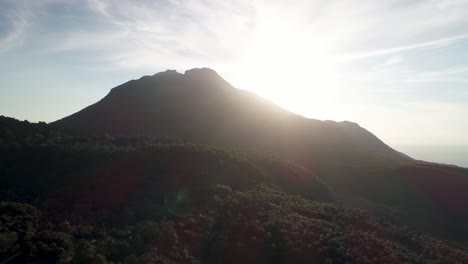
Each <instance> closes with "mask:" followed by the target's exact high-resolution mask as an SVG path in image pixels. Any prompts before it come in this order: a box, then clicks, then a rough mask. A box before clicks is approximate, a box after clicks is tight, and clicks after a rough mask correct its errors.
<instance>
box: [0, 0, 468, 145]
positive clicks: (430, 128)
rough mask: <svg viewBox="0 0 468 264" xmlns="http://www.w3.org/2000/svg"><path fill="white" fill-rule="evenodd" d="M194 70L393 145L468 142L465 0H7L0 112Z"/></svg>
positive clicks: (34, 117)
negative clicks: (345, 123)
mask: <svg viewBox="0 0 468 264" xmlns="http://www.w3.org/2000/svg"><path fill="white" fill-rule="evenodd" d="M195 67H209V68H212V69H214V70H216V71H217V72H218V73H219V74H220V75H221V76H222V77H223V78H224V79H225V80H227V81H229V82H230V83H231V84H233V85H234V86H235V87H237V88H241V89H246V90H250V91H253V92H255V93H257V94H259V95H261V96H263V97H265V98H268V99H270V100H272V101H273V102H275V103H277V104H278V105H280V106H282V107H284V108H286V109H288V110H290V111H293V112H296V113H298V114H301V115H304V116H306V117H310V118H315V119H321V120H336V121H343V120H349V121H353V122H357V123H359V124H360V125H361V126H362V127H365V128H367V129H368V130H370V131H371V132H373V133H374V134H376V135H377V136H378V137H379V138H381V139H382V140H384V141H385V142H386V143H389V144H394V145H395V144H441V145H442V144H457V145H460V144H468V1H466V0H424V1H421V0H393V1H388V0H372V1H371V0H369V1H366V0H359V1H358V0H355V1H353V0H348V1H335V0H328V1H322V0H315V1H314V0H290V1H285V0H283V1H278V0H268V1H267V0H258V1H257V0H239V1H230V0H225V1H218V0H167V1H164V0H153V1H150V0H118V1H117V0H115V1H110V0H88V1H86V0H83V1H79V0H76V1H72V0H67V1H65V0H40V1H39V0H0V77H1V78H0V115H6V116H12V117H15V118H18V119H21V120H23V119H27V120H30V121H46V122H51V121H54V120H57V119H59V118H62V117H64V116H67V115H70V114H72V113H74V112H76V111H78V110H80V109H82V108H84V107H86V106H88V105H90V104H92V103H94V102H96V101H98V100H99V99H101V98H102V97H104V96H105V95H106V94H107V93H108V92H109V90H110V89H111V88H112V87H115V86H117V85H119V84H121V83H123V82H125V81H128V80H130V79H138V78H139V77H141V76H143V75H152V74H154V73H156V72H159V71H164V70H166V69H176V70H178V71H180V72H183V71H185V70H187V69H190V68H195Z"/></svg>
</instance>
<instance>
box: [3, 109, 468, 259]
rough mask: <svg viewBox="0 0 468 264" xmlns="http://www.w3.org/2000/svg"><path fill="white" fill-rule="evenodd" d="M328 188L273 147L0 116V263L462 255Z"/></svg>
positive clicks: (462, 256)
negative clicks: (350, 204) (88, 129)
mask: <svg viewBox="0 0 468 264" xmlns="http://www.w3.org/2000/svg"><path fill="white" fill-rule="evenodd" d="M335 195H336V194H335V193H333V192H332V191H330V189H329V188H328V187H327V186H326V185H325V184H324V183H322V181H321V180H320V179H319V178H318V177H317V175H316V174H315V173H313V172H312V171H311V170H309V169H307V168H304V167H302V166H299V165H295V164H293V163H290V162H286V161H283V160H281V159H278V158H275V157H274V156H270V155H265V154H259V153H252V152H242V151H235V150H230V149H226V148H220V147H210V146H205V145H198V144H192V143H188V142H186V141H181V140H169V139H167V140H162V139H159V140H155V139H151V138H147V137H138V138H128V137H115V136H104V137H101V136H88V135H84V134H81V135H79V134H78V135H77V134H73V133H70V132H68V131H65V130H61V129H57V128H55V127H52V126H50V125H46V124H30V123H28V122H19V121H16V120H13V119H9V118H3V117H0V196H1V200H2V202H0V261H4V260H6V259H11V263H125V264H130V263H133V264H135V263H168V264H172V263H350V264H351V263H355V264H358V263H359V264H361V263H428V264H429V263H447V264H448V263H459V264H465V263H468V254H467V252H466V251H465V250H463V249H461V248H458V247H457V246H455V245H453V244H451V243H450V242H447V241H442V240H439V239H436V238H434V237H432V236H430V235H427V234H424V233H420V232H415V231H413V230H412V229H409V228H408V227H406V226H405V225H403V224H402V223H398V222H396V221H395V220H394V218H393V217H391V215H389V214H386V215H372V214H369V213H366V212H365V211H362V210H356V209H347V208H344V207H342V206H338V205H333V204H332V203H331V202H333V201H334V198H335Z"/></svg>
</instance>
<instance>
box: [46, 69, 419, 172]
mask: <svg viewBox="0 0 468 264" xmlns="http://www.w3.org/2000/svg"><path fill="white" fill-rule="evenodd" d="M55 123H56V124H57V125H60V126H64V127H68V128H73V129H79V130H85V131H90V132H94V133H98V134H106V133H107V134H112V135H123V136H138V135H144V136H154V137H175V138H183V139H187V140H191V141H194V142H197V143H203V144H211V145H228V146H234V147H239V148H244V149H245V148H248V149H251V150H257V151H262V152H268V153H272V154H275V155H279V156H281V157H283V158H287V159H290V160H294V161H295V162H299V163H301V164H303V165H306V166H309V167H311V166H317V164H320V163H322V162H327V163H330V162H346V163H363V162H364V163H366V164H367V163H369V162H372V161H381V160H383V161H392V162H398V161H409V160H411V159H410V158H409V157H407V156H405V155H403V154H401V153H399V152H397V151H395V150H393V149H392V148H390V147H389V146H387V145H386V144H385V143H383V142H382V141H381V140H380V139H378V138H377V137H376V136H374V135H373V134H372V133H370V132H369V131H367V130H366V129H364V128H361V127H360V126H359V125H358V124H355V123H351V122H333V121H319V120H315V119H309V118H305V117H303V116H300V115H297V114H294V113H291V112H288V111H286V110H284V109H282V108H280V107H278V106H277V105H275V104H273V103H272V102H269V101H267V100H265V99H263V98H261V97H260V96H257V95H255V94H254V93H251V92H248V91H245V90H240V89H236V88H234V87H233V86H231V85H230V84H229V83H228V82H226V81H225V80H224V79H222V78H221V77H220V76H219V75H218V74H217V73H216V72H215V71H213V70H211V69H207V68H202V69H192V70H188V71H186V72H185V73H184V74H181V73H178V72H176V71H171V70H168V71H166V72H161V73H157V74H155V75H153V76H145V77H142V78H140V79H139V80H132V81H129V82H127V83H124V84H122V85H120V86H117V87H115V88H114V89H112V90H111V91H110V93H109V94H108V95H107V96H106V97H104V98H103V99H102V100H100V101H99V102H97V103H96V104H93V105H91V106H89V107H87V108H85V109H83V110H81V111H79V112H77V113H75V114H73V115H71V116H68V117H65V118H63V119H61V120H58V121H56V122H55Z"/></svg>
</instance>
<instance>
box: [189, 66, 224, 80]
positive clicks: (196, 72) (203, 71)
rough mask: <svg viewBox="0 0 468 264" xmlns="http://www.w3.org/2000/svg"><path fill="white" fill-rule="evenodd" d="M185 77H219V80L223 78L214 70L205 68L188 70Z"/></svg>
mask: <svg viewBox="0 0 468 264" xmlns="http://www.w3.org/2000/svg"><path fill="white" fill-rule="evenodd" d="M184 75H186V76H204V77H208V76H210V77H213V76H214V77H218V78H221V76H219V74H218V73H217V72H216V71H215V70H213V69H210V68H206V67H203V68H193V69H190V70H186V71H185V73H184Z"/></svg>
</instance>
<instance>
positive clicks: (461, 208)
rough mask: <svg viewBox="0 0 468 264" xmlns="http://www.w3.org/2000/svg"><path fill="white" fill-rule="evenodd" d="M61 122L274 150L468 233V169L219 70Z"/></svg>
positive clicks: (153, 84)
mask: <svg viewBox="0 0 468 264" xmlns="http://www.w3.org/2000/svg"><path fill="white" fill-rule="evenodd" d="M52 125H54V126H57V127H61V128H67V129H72V130H75V131H84V132H88V133H92V134H95V135H113V136H122V137H135V136H149V137H156V138H167V137H169V138H181V139H185V140H189V141H191V142H195V143H198V144H208V145H214V146H228V147H232V148H236V149H240V150H248V151H258V152H262V153H269V154H272V155H275V156H278V157H280V158H282V159H284V160H287V161H291V162H294V163H297V164H300V165H302V166H304V167H306V168H307V169H308V170H310V171H311V172H312V173H314V174H316V175H318V176H319V177H320V178H321V179H322V180H323V181H324V182H325V183H327V184H328V186H329V187H330V188H331V189H332V190H333V191H334V192H335V193H336V198H337V199H338V201H339V202H340V203H342V204H343V205H346V206H352V207H359V208H364V209H366V210H369V211H371V212H373V213H376V214H379V215H381V214H387V213H391V214H392V215H395V214H394V212H397V214H396V215H397V217H398V218H401V219H402V221H404V222H405V223H408V224H410V225H412V226H414V227H416V228H420V229H421V230H424V231H430V232H434V233H437V234H439V235H442V236H449V237H451V238H454V237H456V238H457V239H461V240H466V237H468V225H467V224H466V223H465V220H466V222H468V213H467V212H468V195H467V194H466V192H465V191H464V190H466V188H468V170H466V169H461V168H456V167H453V166H445V165H440V164H432V163H427V162H422V161H416V160H413V159H411V158H410V157H408V156H406V155H404V154H402V153H400V152H398V151H395V150H394V149H392V148H390V147H389V146H388V145H386V144H385V143H384V142H382V141H381V140H380V139H378V138H377V137H376V136H375V135H373V134H372V133H370V132H369V131H367V130H366V129H364V128H362V127H360V126H359V125H358V124H356V123H352V122H334V121H320V120H315V119H309V118H305V117H303V116H300V115H297V114H294V113H291V112H288V111H286V110H284V109H282V108H280V107H278V106H277V105H275V104H274V103H272V102H270V101H268V100H265V99H263V98H262V97H260V96H257V95H255V94H254V93H251V92H248V91H245V90H240V89H236V88H234V87H233V86H231V85H230V84H229V83H228V82H226V81H225V80H224V79H223V78H221V77H220V76H219V75H218V74H217V73H216V72H215V71H213V70H211V69H207V68H202V69H192V70H188V71H186V72H185V73H184V74H181V73H178V72H176V71H170V70H168V71H165V72H161V73H157V74H155V75H153V76H144V77H142V78H140V79H138V80H132V81H129V82H127V83H124V84H122V85H119V86H117V87H115V88H113V89H112V90H111V91H110V92H109V94H108V95H107V96H105V97H104V98H103V99H102V100H100V101H99V102H97V103H95V104H93V105H91V106H88V107H86V108H84V109H83V110H81V111H79V112H77V113H75V114H72V115H70V116H68V117H65V118H63V119H61V120H58V121H56V122H54V123H53V124H52ZM447 189H450V190H451V191H445V190H447ZM454 205H456V206H454Z"/></svg>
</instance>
